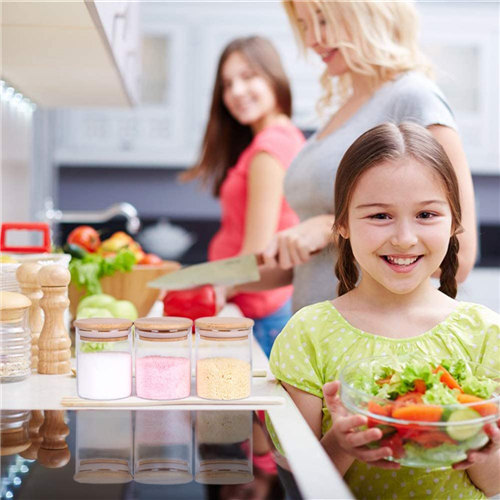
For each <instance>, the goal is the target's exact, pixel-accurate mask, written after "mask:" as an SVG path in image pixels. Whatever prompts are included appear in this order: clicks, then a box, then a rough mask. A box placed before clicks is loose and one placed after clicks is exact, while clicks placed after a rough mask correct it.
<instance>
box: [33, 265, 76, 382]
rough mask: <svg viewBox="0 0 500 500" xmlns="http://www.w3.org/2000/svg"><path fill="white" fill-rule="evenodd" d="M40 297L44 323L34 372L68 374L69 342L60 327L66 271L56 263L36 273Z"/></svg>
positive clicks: (62, 326) (69, 277) (68, 280)
mask: <svg viewBox="0 0 500 500" xmlns="http://www.w3.org/2000/svg"><path fill="white" fill-rule="evenodd" d="M38 279H39V281H40V285H41V286H42V291H43V297H42V299H41V300H40V305H41V306H42V309H43V312H44V313H45V321H44V323H43V328H42V332H41V334H40V338H39V339H38V373H44V374H51V375H52V374H63V373H69V372H70V371H71V365H70V361H69V360H70V357H71V349H70V348H71V340H70V338H69V334H68V331H67V330H66V327H65V326H64V311H65V310H66V309H67V307H68V305H69V300H68V284H69V282H70V279H71V275H70V273H69V271H68V270H67V269H66V268H65V267H63V266H58V265H56V264H54V265H49V266H43V267H42V269H40V272H39V273H38Z"/></svg>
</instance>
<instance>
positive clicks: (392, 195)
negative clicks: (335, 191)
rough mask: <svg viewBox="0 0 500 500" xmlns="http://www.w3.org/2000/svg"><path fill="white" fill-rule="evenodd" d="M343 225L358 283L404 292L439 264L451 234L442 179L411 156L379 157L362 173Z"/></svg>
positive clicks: (414, 288)
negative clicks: (358, 272) (381, 159)
mask: <svg viewBox="0 0 500 500" xmlns="http://www.w3.org/2000/svg"><path fill="white" fill-rule="evenodd" d="M348 221H349V222H348V228H343V229H342V231H341V232H342V236H344V237H348V238H349V239H350V243H351V248H352V251H353V254H354V257H355V259H356V261H357V262H358V264H359V266H360V267H361V269H362V280H361V283H360V288H361V287H366V286H370V287H372V288H373V287H375V289H379V290H380V291H382V289H384V291H388V292H390V293H393V294H408V293H411V292H413V291H415V290H416V289H417V288H419V287H420V286H421V285H423V284H428V283H429V281H428V279H429V278H430V276H431V275H432V274H433V273H434V272H435V271H436V270H437V269H438V268H439V266H440V264H441V262H442V261H443V259H444V256H445V255H446V251H447V248H448V244H449V241H450V236H451V234H452V216H451V210H450V206H449V203H448V200H447V198H446V193H445V190H444V187H443V183H442V181H441V180H440V179H439V177H438V176H437V175H436V174H435V173H434V172H433V171H432V170H431V168H430V167H428V166H425V165H422V164H420V163H418V162H416V161H415V160H413V159H411V158H403V159H402V160H399V161H397V162H388V161H387V162H384V163H380V164H378V165H376V166H374V167H372V168H370V169H369V170H367V171H366V172H365V173H364V174H362V175H361V177H360V179H359V181H358V183H357V185H356V187H355V189H354V193H353V195H352V199H351V201H350V203H349V212H348Z"/></svg>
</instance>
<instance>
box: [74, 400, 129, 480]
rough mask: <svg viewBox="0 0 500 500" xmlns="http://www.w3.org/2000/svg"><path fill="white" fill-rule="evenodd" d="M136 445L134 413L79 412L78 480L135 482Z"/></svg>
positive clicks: (77, 423)
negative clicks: (133, 457)
mask: <svg viewBox="0 0 500 500" xmlns="http://www.w3.org/2000/svg"><path fill="white" fill-rule="evenodd" d="M133 442H134V441H133V435H132V412H131V411H98V410H97V411H93V410H88V411H79V412H77V415H76V468H75V475H74V476H73V477H74V479H75V481H77V482H79V483H95V484H112V483H127V482H129V481H132V477H133V476H132V456H133Z"/></svg>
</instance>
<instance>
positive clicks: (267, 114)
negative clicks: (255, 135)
mask: <svg viewBox="0 0 500 500" xmlns="http://www.w3.org/2000/svg"><path fill="white" fill-rule="evenodd" d="M221 81H222V100H223V101H224V105H225V106H226V107H227V109H228V110H229V112H230V113H231V115H232V116H233V117H234V118H235V120H237V121H238V122H240V123H241V124H242V125H249V126H250V127H252V129H253V130H254V132H257V131H259V130H260V129H262V128H263V127H264V126H265V125H266V123H267V122H268V121H269V119H270V118H272V117H274V116H275V115H277V114H278V113H279V109H278V105H277V101H276V95H275V93H274V90H273V88H272V87H271V84H270V82H269V81H268V80H267V79H266V78H265V77H264V76H263V75H261V74H260V73H258V72H256V70H255V69H254V68H252V66H250V64H249V63H248V61H247V60H246V58H245V57H244V56H243V55H242V54H241V53H240V52H233V53H232V54H230V55H229V56H228V58H227V59H226V61H225V62H224V64H223V66H222V70H221Z"/></svg>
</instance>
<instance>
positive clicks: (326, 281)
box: [285, 72, 457, 311]
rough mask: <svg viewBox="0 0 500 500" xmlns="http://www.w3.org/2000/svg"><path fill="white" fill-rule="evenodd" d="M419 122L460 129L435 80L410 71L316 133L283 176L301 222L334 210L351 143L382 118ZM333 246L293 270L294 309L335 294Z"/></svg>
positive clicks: (386, 120)
mask: <svg viewBox="0 0 500 500" xmlns="http://www.w3.org/2000/svg"><path fill="white" fill-rule="evenodd" d="M404 121H412V122H416V123H418V124H420V125H423V126H424V127H428V126H430V125H445V126H447V127H451V128H453V129H456V128H457V126H456V123H455V120H454V118H453V114H452V111H451V109H450V107H449V105H448V103H447V102H446V99H445V98H444V96H443V94H442V93H441V91H440V90H439V88H438V87H437V86H436V84H435V83H434V82H432V81H431V80H430V79H428V78H427V77H425V76H424V75H423V74H421V73H417V72H408V73H404V74H403V75H400V76H399V77H398V78H397V79H395V80H393V81H390V82H387V83H386V84H384V85H383V86H382V87H380V88H379V89H378V91H377V92H375V94H374V95H373V96H372V97H371V98H370V100H369V101H367V102H366V103H365V104H364V105H363V106H362V107H361V108H360V109H359V110H358V111H357V112H356V114H355V115H353V116H352V117H351V118H349V119H348V120H347V121H346V122H345V123H344V124H342V125H341V126H340V127H339V128H338V129H337V130H335V131H334V132H332V133H331V134H329V135H328V136H326V137H324V138H323V139H321V140H318V139H317V133H315V134H314V135H312V136H311V137H310V138H309V140H308V141H307V143H306V144H305V146H304V147H303V149H302V150H301V151H300V153H299V154H298V155H297V156H296V158H295V159H294V160H293V162H292V164H291V165H290V167H289V168H288V170H287V173H286V177H285V197H286V199H287V201H288V203H289V204H290V206H291V207H292V209H293V210H294V211H295V212H296V213H297V215H298V216H299V218H300V220H301V221H304V220H306V219H309V218H310V217H314V216H316V215H321V214H331V213H333V186H334V183H335V174H336V172H337V168H338V165H339V163H340V160H341V159H342V156H343V155H344V153H345V151H346V150H347V149H348V147H349V146H350V145H351V144H352V143H353V142H354V141H355V139H357V138H358V137H359V136H360V135H361V134H362V133H363V132H366V131H367V130H369V129H371V128H372V127H375V126H376V125H380V124H381V123H384V122H392V123H396V124H398V123H401V122H404ZM335 261H336V255H335V249H334V248H327V249H325V250H324V251H322V252H321V253H319V254H317V255H315V256H314V257H312V258H311V259H310V260H309V261H308V262H307V263H305V264H302V265H300V266H297V267H296V268H295V269H294V280H293V284H294V294H293V310H294V311H297V310H298V309H300V308H301V307H304V306H306V305H309V304H313V303H315V302H320V301H322V300H327V299H333V298H335V297H336V287H337V280H336V278H335V272H334V266H335Z"/></svg>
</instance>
